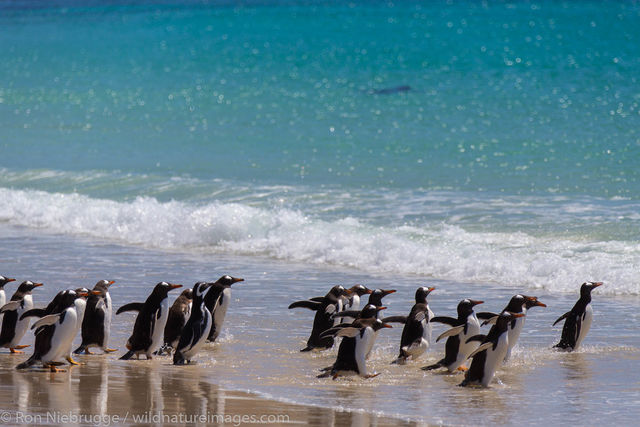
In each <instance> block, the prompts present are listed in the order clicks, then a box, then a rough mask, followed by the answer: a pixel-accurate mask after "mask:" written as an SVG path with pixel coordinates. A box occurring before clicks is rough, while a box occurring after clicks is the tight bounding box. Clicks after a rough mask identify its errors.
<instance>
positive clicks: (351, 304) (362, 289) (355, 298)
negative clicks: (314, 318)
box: [334, 285, 373, 325]
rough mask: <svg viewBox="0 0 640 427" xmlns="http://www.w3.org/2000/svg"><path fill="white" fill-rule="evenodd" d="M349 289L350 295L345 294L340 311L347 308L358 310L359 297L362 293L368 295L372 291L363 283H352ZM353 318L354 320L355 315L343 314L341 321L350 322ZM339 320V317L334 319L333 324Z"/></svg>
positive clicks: (347, 309)
mask: <svg viewBox="0 0 640 427" xmlns="http://www.w3.org/2000/svg"><path fill="white" fill-rule="evenodd" d="M349 290H350V291H351V295H350V296H348V297H347V296H345V297H344V298H345V299H344V304H343V307H342V310H340V311H349V310H354V311H355V310H359V309H360V298H361V297H362V296H363V295H368V294H371V293H372V292H373V291H372V290H371V289H369V288H367V287H366V286H364V285H354V286H352V287H350V288H349ZM354 320H356V318H355V317H349V316H344V317H342V323H351V322H353V321H354ZM337 322H340V319H335V320H334V325H335V324H336V323H337Z"/></svg>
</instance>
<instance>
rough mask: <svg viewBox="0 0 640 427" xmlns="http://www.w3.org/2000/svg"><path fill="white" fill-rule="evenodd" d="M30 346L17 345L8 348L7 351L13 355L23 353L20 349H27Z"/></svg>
mask: <svg viewBox="0 0 640 427" xmlns="http://www.w3.org/2000/svg"><path fill="white" fill-rule="evenodd" d="M29 345H30V344H23V345H17V346H15V347H10V348H9V351H11V353H13V354H15V353H24V351H20V349H21V348H27V347H29Z"/></svg>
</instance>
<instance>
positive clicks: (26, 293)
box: [0, 280, 42, 353]
mask: <svg viewBox="0 0 640 427" xmlns="http://www.w3.org/2000/svg"><path fill="white" fill-rule="evenodd" d="M39 286H42V283H33V282H32V281H30V280H26V281H24V282H22V283H21V284H20V286H19V287H18V290H17V291H15V293H14V294H13V296H12V297H11V301H9V302H8V303H6V304H5V305H4V306H2V308H0V314H1V313H4V319H3V320H2V331H1V332H0V347H9V350H11V353H23V352H22V351H20V350H19V349H21V348H25V347H29V346H28V345H19V344H18V343H19V342H20V340H21V339H22V337H23V336H24V334H25V332H27V328H28V327H29V319H28V318H27V319H21V318H20V316H22V314H23V313H24V312H25V311H28V310H31V309H32V308H33V298H32V296H31V292H32V291H33V290H34V289H35V288H37V287H39Z"/></svg>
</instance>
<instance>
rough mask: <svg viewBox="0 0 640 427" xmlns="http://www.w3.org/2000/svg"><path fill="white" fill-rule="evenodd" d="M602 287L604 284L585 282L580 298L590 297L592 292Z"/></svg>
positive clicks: (581, 288) (581, 287)
mask: <svg viewBox="0 0 640 427" xmlns="http://www.w3.org/2000/svg"><path fill="white" fill-rule="evenodd" d="M598 286H602V282H585V283H583V284H582V286H580V297H590V296H591V291H592V290H594V289H595V288H597V287H598Z"/></svg>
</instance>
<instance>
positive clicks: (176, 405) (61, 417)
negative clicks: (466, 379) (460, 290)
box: [0, 349, 418, 426]
mask: <svg viewBox="0 0 640 427" xmlns="http://www.w3.org/2000/svg"><path fill="white" fill-rule="evenodd" d="M27 350H28V349H27ZM27 354H28V353H27ZM25 358H26V356H25V355H11V354H8V353H5V352H3V353H2V354H0V402H2V409H0V424H5V425H6V424H9V425H20V424H23V425H24V424H30V425H40V424H50V425H61V424H65V425H83V426H93V425H139V426H145V425H184V424H190V425H207V424H209V425H211V424H218V425H233V426H239V425H256V424H257V425H272V426H276V425H296V424H298V425H305V424H308V425H312V426H369V425H377V426H398V425H405V426H409V425H418V424H416V423H410V422H406V421H403V420H398V419H393V418H389V417H382V416H378V415H376V414H371V413H364V412H357V411H336V410H333V409H328V408H320V407H315V406H305V405H298V404H290V403H285V402H280V401H275V400H268V399H264V398H261V397H258V396H256V395H254V394H250V393H245V392H240V391H227V390H223V389H221V388H219V387H218V386H217V385H216V384H213V383H211V382H210V381H207V380H205V379H204V378H205V376H206V375H204V373H203V372H202V370H203V369H206V367H205V366H201V367H198V366H197V365H192V366H187V367H184V368H183V367H181V368H180V369H176V368H175V367H174V366H173V365H171V364H170V362H169V361H168V360H167V359H166V358H163V359H155V360H151V361H145V360H139V361H138V360H134V361H120V360H117V359H116V358H114V357H113V356H103V355H93V356H84V355H83V356H78V357H77V360H78V361H81V362H83V363H85V364H84V365H82V366H74V367H70V368H69V367H67V370H66V372H58V373H51V372H49V371H46V370H42V369H37V368H36V369H31V370H27V371H17V370H15V365H16V364H18V363H19V362H20V361H22V360H23V359H25Z"/></svg>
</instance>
